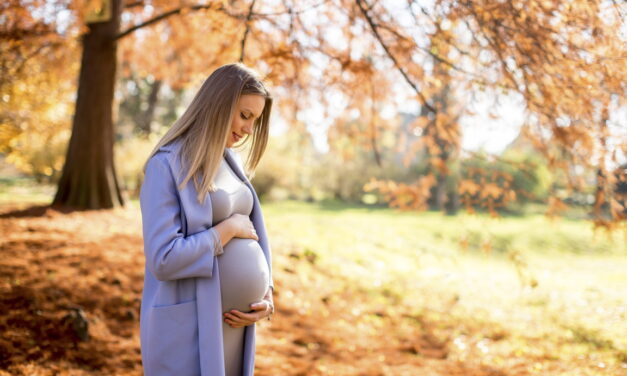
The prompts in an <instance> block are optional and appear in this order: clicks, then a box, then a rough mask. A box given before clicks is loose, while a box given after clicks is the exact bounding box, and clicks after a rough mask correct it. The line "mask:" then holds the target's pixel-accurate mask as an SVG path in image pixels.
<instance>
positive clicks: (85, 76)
mask: <svg viewBox="0 0 627 376" xmlns="http://www.w3.org/2000/svg"><path fill="white" fill-rule="evenodd" d="M110 4H111V19H110V20H108V21H106V22H98V23H92V24H89V25H88V27H89V31H88V32H87V34H85V35H84V36H83V40H82V44H83V55H82V59H81V70H80V75H79V80H78V93H77V99H76V109H75V113H74V119H73V123H72V136H71V138H70V142H69V146H68V149H67V153H66V159H65V165H64V166H63V172H62V174H61V178H60V180H59V184H58V189H57V193H56V195H55V197H54V200H53V202H52V205H53V206H65V207H71V208H74V209H106V208H112V207H116V206H122V205H124V199H123V197H122V194H121V191H120V188H119V184H118V178H117V175H116V171H115V166H114V160H113V141H114V129H113V120H112V103H113V94H114V85H115V73H116V64H117V59H116V53H117V40H116V36H117V34H118V32H119V25H120V12H121V0H110Z"/></svg>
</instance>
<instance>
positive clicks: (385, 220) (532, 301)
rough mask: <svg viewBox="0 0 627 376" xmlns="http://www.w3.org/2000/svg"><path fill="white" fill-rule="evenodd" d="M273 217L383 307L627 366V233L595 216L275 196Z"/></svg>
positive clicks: (521, 344) (516, 344) (559, 355)
mask: <svg viewBox="0 0 627 376" xmlns="http://www.w3.org/2000/svg"><path fill="white" fill-rule="evenodd" d="M264 216H265V218H267V220H266V221H267V226H268V228H269V232H270V238H271V239H272V241H273V243H272V244H275V243H277V246H279V247H282V246H284V242H285V243H288V244H290V247H293V248H295V249H301V250H305V251H304V252H307V253H308V254H309V255H315V260H316V261H315V262H316V263H317V265H318V267H319V268H320V269H323V270H326V271H327V272H328V273H329V274H330V275H332V276H333V277H334V278H337V279H340V280H344V281H346V286H350V288H354V289H356V290H357V291H359V292H361V293H363V294H367V296H368V299H370V301H371V302H372V303H373V304H374V302H376V301H377V300H381V301H385V302H386V303H387V304H393V305H395V306H397V307H398V309H399V310H400V311H401V312H405V313H407V314H408V315H409V316H410V317H413V316H412V315H421V314H425V313H428V314H434V313H435V314H436V315H447V316H448V317H449V319H450V320H452V321H451V322H453V323H455V322H466V323H469V322H475V323H477V324H480V323H483V324H481V325H487V326H494V327H495V328H496V327H498V328H501V329H499V330H496V333H497V334H494V333H492V334H488V337H489V336H497V337H498V336H504V334H503V333H506V335H505V336H506V337H507V338H509V341H506V342H508V346H510V347H512V348H514V349H513V350H512V349H509V350H507V351H506V350H504V349H501V350H486V351H487V352H486V354H488V355H489V353H490V352H491V351H492V352H496V353H498V352H499V351H503V352H504V353H503V354H505V353H507V354H509V355H510V356H511V352H514V353H515V352H516V351H518V353H521V354H523V353H525V354H526V353H534V352H539V353H542V356H545V357H548V358H547V359H551V358H554V359H563V360H567V359H571V358H572V359H579V358H577V357H592V358H594V359H601V360H600V362H602V363H603V364H605V365H609V364H613V365H614V366H615V367H622V369H625V368H627V363H625V360H626V358H625V354H627V320H626V317H625V316H626V315H627V312H626V308H627V304H626V303H627V296H626V295H625V291H627V273H625V270H627V246H626V242H625V241H624V240H625V238H624V236H625V233H620V232H617V233H614V234H611V235H609V236H608V235H606V234H605V233H596V234H595V233H594V231H593V230H592V226H591V224H590V223H589V222H585V221H582V220H569V219H560V220H553V221H551V220H548V219H547V218H545V217H544V216H541V215H530V216H525V217H507V218H496V219H495V218H490V217H489V216H487V215H467V214H460V215H457V216H445V215H442V214H440V213H434V212H424V213H412V212H399V211H397V210H394V209H381V208H377V209H372V208H368V207H362V206H346V205H344V206H342V205H340V204H337V203H334V204H321V205H316V204H308V203H302V202H289V201H288V202H277V203H267V204H264ZM347 288H348V287H347ZM453 325H455V324H453ZM499 333H500V334H499ZM460 335H461V334H460ZM459 338H463V336H462V337H459ZM541 339H542V340H541ZM533 341H540V342H539V344H538V345H536V346H535V347H534V346H530V343H531V342H533ZM458 342H459V341H458ZM492 342H494V341H492ZM454 343H456V342H454ZM493 345H494V346H495V347H496V346H503V345H497V343H496V342H494V343H493ZM460 346H461V345H460ZM485 346H487V345H485V343H484V347H485ZM516 348H517V349H516ZM510 350H511V351H510ZM508 351H509V352H508ZM521 351H522V352H521ZM495 356H496V355H495ZM506 356H507V355H503V357H506ZM486 359H488V360H487V361H488V362H497V361H496V360H495V359H496V357H490V356H487V355H486ZM590 374H595V373H590ZM600 374H603V373H600Z"/></svg>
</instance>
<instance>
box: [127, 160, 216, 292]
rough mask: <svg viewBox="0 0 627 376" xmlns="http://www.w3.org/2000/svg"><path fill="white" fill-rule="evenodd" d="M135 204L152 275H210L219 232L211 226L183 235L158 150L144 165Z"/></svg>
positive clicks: (165, 278)
mask: <svg viewBox="0 0 627 376" xmlns="http://www.w3.org/2000/svg"><path fill="white" fill-rule="evenodd" d="M139 204H140V208H141V214H142V229H143V235H144V255H145V256H146V266H147V268H148V270H149V271H150V272H151V273H152V274H153V275H154V276H155V278H156V279H158V280H160V281H168V280H174V279H180V278H191V277H206V278H209V277H211V275H212V271H213V263H214V262H215V257H216V256H215V254H216V253H220V251H221V249H222V242H221V240H220V236H219V234H218V232H217V231H216V230H215V229H214V228H213V227H212V228H209V229H207V230H204V231H201V232H197V233H195V234H190V235H188V236H185V235H184V232H183V227H182V224H181V206H180V203H179V195H178V192H177V189H176V184H175V181H174V177H173V176H172V174H171V172H170V168H169V166H168V165H167V161H165V160H164V159H163V156H160V155H159V154H155V155H154V156H153V157H151V158H150V160H149V161H148V164H147V165H146V174H145V176H144V182H143V184H142V187H141V190H140V194H139Z"/></svg>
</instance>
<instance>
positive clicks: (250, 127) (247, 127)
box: [242, 123, 253, 134]
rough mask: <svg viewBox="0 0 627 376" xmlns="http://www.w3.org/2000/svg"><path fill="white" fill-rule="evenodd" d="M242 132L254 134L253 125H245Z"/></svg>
mask: <svg viewBox="0 0 627 376" xmlns="http://www.w3.org/2000/svg"><path fill="white" fill-rule="evenodd" d="M242 130H243V131H244V132H246V133H248V134H250V133H253V125H252V123H248V124H246V125H244V127H243V128H242Z"/></svg>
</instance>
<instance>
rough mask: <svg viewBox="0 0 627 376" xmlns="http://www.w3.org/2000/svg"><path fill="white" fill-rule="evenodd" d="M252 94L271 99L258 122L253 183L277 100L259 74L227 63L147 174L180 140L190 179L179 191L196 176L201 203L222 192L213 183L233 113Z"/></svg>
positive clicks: (249, 165)
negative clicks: (216, 191) (209, 193)
mask: <svg viewBox="0 0 627 376" xmlns="http://www.w3.org/2000/svg"><path fill="white" fill-rule="evenodd" d="M246 94H254V95H261V96H263V97H264V98H265V105H264V108H263V112H262V113H261V116H260V117H259V119H257V120H256V121H255V124H254V130H253V134H252V136H253V141H252V146H251V150H250V152H249V154H248V158H247V160H246V166H245V171H244V173H245V174H246V175H247V177H248V178H249V179H250V178H252V176H254V173H255V168H256V167H257V165H258V164H259V161H260V160H261V157H262V156H263V153H264V151H265V149H266V145H267V143H268V134H269V122H270V112H271V110H272V97H271V96H270V94H269V92H268V90H267V89H266V87H265V86H264V84H263V82H262V81H261V79H260V77H259V75H258V74H257V72H255V71H254V70H252V69H251V68H248V67H247V66H245V65H244V64H242V63H241V62H237V63H232V64H226V65H223V66H221V67H219V68H218V69H216V70H215V71H214V72H213V73H212V74H211V75H210V76H209V77H208V78H207V79H206V80H205V82H204V83H203V84H202V86H201V87H200V89H199V90H198V92H197V93H196V95H195V96H194V99H193V100H192V102H191V104H190V105H189V106H188V107H187V109H186V110H185V112H184V113H183V115H182V116H181V117H180V118H179V119H178V120H177V121H176V122H175V123H174V124H173V125H172V127H170V129H169V130H168V131H167V132H166V133H165V135H163V137H162V138H161V140H159V142H157V145H156V146H155V147H154V149H153V150H152V151H151V152H150V155H149V156H148V158H147V160H146V162H145V163H144V167H143V171H144V173H145V172H146V165H147V164H148V160H150V158H151V157H152V156H153V155H154V154H155V153H156V152H157V151H158V150H159V148H160V147H161V146H164V145H166V144H168V143H170V142H172V141H174V140H176V139H178V138H179V137H180V138H181V141H182V144H181V148H180V157H181V162H182V163H181V166H182V168H183V169H184V170H186V171H187V175H186V176H185V178H184V179H183V181H182V183H181V184H180V185H179V187H178V188H179V189H183V187H185V184H187V182H188V181H189V180H190V179H191V178H192V177H193V178H194V179H193V180H194V185H195V187H196V191H197V192H198V196H197V198H198V202H199V203H202V202H204V200H205V197H206V195H207V193H208V192H214V191H215V190H216V189H217V187H216V186H215V184H214V181H213V180H214V177H215V175H216V173H217V171H218V168H219V166H220V162H221V159H222V155H223V154H224V152H225V148H226V144H227V141H228V137H229V136H230V128H231V122H232V121H233V118H232V116H233V110H234V108H235V106H237V103H238V101H239V98H240V96H242V95H246Z"/></svg>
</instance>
